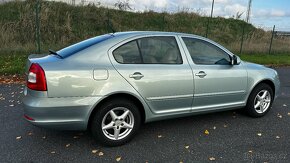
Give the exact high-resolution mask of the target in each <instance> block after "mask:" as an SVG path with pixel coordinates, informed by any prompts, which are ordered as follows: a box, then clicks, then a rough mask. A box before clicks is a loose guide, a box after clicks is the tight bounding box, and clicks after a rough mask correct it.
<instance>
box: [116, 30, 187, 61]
mask: <svg viewBox="0 0 290 163" xmlns="http://www.w3.org/2000/svg"><path fill="white" fill-rule="evenodd" d="M113 56H114V58H115V59H116V61H117V62H119V63H125V64H134V63H143V64H182V59H181V55H180V51H179V48H178V45H177V42H176V40H175V37H170V36H156V37H145V38H140V39H137V40H134V41H131V42H129V43H126V44H124V45H122V46H120V47H119V48H117V49H116V50H115V51H114V52H113Z"/></svg>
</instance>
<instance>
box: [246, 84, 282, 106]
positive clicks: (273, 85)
mask: <svg viewBox="0 0 290 163" xmlns="http://www.w3.org/2000/svg"><path fill="white" fill-rule="evenodd" d="M260 84H267V85H269V86H270V87H271V89H272V90H273V98H274V97H275V91H276V90H275V84H274V82H273V81H272V80H270V79H264V80H261V81H259V82H257V83H256V84H255V85H254V86H253V87H252V89H251V91H250V93H249V95H248V98H247V101H248V100H249V97H250V94H251V93H252V91H253V90H254V89H255V88H256V87H257V86H258V85H260Z"/></svg>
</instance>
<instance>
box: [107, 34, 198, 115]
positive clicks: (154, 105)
mask: <svg viewBox="0 0 290 163" xmlns="http://www.w3.org/2000/svg"><path fill="white" fill-rule="evenodd" d="M179 47H180V43H179V42H177V40H176V37H175V36H146V37H138V38H134V39H130V40H127V41H125V42H122V43H120V44H118V45H117V46H116V47H114V48H112V49H111V50H110V51H109V55H110V58H111V61H112V63H113V65H114V67H115V68H116V70H117V71H118V72H119V73H120V74H121V75H122V76H123V77H124V79H126V80H127V81H128V82H129V83H130V84H131V85H132V86H133V87H134V88H135V89H136V90H137V91H138V92H139V94H140V95H141V96H142V97H143V98H144V99H145V101H146V103H147V104H148V105H149V107H150V108H151V110H152V111H153V112H154V113H156V114H165V113H174V112H176V113H179V112H189V111H190V110H191V104H192V99H193V76H192V71H191V68H190V66H189V64H188V62H187V60H186V59H185V54H184V52H181V51H180V50H179Z"/></svg>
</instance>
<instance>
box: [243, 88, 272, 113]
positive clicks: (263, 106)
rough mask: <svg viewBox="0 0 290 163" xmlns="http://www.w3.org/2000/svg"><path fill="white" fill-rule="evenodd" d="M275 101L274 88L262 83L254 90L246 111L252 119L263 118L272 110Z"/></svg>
mask: <svg viewBox="0 0 290 163" xmlns="http://www.w3.org/2000/svg"><path fill="white" fill-rule="evenodd" d="M273 100H274V98H273V90H272V88H271V87H270V86H269V85H268V84H265V83H261V84H259V85H257V86H256V87H255V88H254V89H253V90H252V92H251V94H250V96H249V98H248V102H247V105H246V108H245V111H246V113H247V114H248V115H249V116H251V117H262V116H264V115H265V114H267V113H268V112H269V110H270V109H271V106H272V103H273Z"/></svg>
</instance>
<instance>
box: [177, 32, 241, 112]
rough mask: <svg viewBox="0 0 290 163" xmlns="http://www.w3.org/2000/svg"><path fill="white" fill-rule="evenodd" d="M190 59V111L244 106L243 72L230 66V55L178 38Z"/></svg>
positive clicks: (205, 43)
mask: <svg viewBox="0 0 290 163" xmlns="http://www.w3.org/2000/svg"><path fill="white" fill-rule="evenodd" d="M181 39H182V40H183V41H184V45H185V46H186V47H187V53H188V54H189V56H191V61H190V62H191V63H190V65H191V67H192V71H193V74H194V76H193V78H194V88H195V89H194V99H193V106H192V109H193V111H198V110H211V109H217V108H221V109H223V108H225V107H235V106H241V105H244V103H245V99H246V88H247V71H246V69H245V68H244V66H243V65H242V64H239V65H231V63H230V61H231V59H230V54H229V53H227V52H226V51H225V50H224V49H223V48H222V47H221V46H219V45H217V44H215V43H214V42H210V41H207V40H204V39H200V38H190V37H182V38H181Z"/></svg>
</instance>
